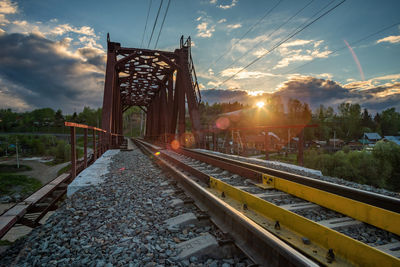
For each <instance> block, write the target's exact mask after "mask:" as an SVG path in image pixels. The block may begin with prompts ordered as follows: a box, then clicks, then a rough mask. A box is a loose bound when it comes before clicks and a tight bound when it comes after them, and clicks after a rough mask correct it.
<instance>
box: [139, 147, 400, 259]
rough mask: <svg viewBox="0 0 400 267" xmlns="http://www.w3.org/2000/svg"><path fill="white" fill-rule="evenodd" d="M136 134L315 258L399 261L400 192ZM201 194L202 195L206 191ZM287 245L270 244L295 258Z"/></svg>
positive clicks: (171, 165) (237, 208)
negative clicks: (338, 181) (326, 179)
mask: <svg viewBox="0 0 400 267" xmlns="http://www.w3.org/2000/svg"><path fill="white" fill-rule="evenodd" d="M135 142H136V144H138V145H139V146H141V147H146V149H147V150H151V151H152V152H153V153H156V154H155V155H156V156H157V157H158V158H159V160H161V161H163V164H165V165H166V166H169V167H168V169H169V170H172V171H173V172H175V173H183V175H186V176H187V177H189V178H187V179H190V181H191V182H187V183H195V184H196V186H197V187H201V188H203V190H205V191H206V192H208V193H209V194H210V195H213V197H214V198H215V199H218V201H222V202H223V203H225V205H226V204H228V205H229V207H230V208H234V210H235V211H236V212H239V214H241V215H244V216H245V217H246V218H247V219H250V220H251V221H252V222H255V223H256V224H257V225H258V226H261V228H262V229H263V230H267V231H268V233H269V234H270V235H272V236H274V237H278V238H279V241H280V242H282V243H283V244H285V245H286V244H289V245H290V248H292V247H294V248H296V250H295V251H300V252H301V253H302V254H303V255H306V257H307V258H309V259H312V260H313V261H314V262H316V263H318V264H323V265H362V266H366V265H374V266H378V265H379V266H398V265H399V264H400V260H399V257H400V238H399V235H400V226H399V225H400V214H399V207H400V205H399V204H400V199H397V198H393V197H388V196H382V195H379V194H375V193H372V192H366V191H362V190H358V189H354V188H350V187H345V186H341V185H336V184H331V183H328V182H324V181H319V180H316V179H311V178H307V177H304V176H300V175H295V174H290V173H287V172H282V171H277V170H273V169H269V168H266V167H262V166H258V165H254V164H249V163H244V162H238V161H237V160H232V159H228V158H222V157H221V156H216V155H209V154H208V153H202V152H198V151H193V150H188V149H179V150H177V151H172V150H168V149H165V148H161V147H158V146H155V145H151V144H149V143H146V142H144V141H142V140H135ZM195 181H196V182H195ZM192 186H193V187H194V186H195V185H192ZM191 190H192V191H194V190H193V189H191ZM197 190H200V189H197ZM207 197H210V196H207ZM202 198H203V201H205V200H204V198H206V196H203V197H202ZM215 199H214V200H215ZM207 201H209V200H207ZM207 201H205V202H207ZM219 212H222V214H225V213H224V211H223V210H220V211H219ZM216 213H218V212H216ZM225 215H226V214H225ZM225 217H226V216H225ZM221 220H227V219H226V218H225V219H224V218H222V219H221ZM229 220H230V219H229ZM233 224H234V223H233V222H231V225H233ZM232 227H233V228H234V226H232ZM250 228H251V227H250V226H249V229H250ZM229 230H231V229H229ZM269 237H270V236H269ZM237 238H238V240H241V241H240V242H242V243H245V244H246V245H244V249H243V248H242V250H244V251H245V252H246V250H247V254H248V255H249V254H250V257H251V256H252V255H251V253H252V252H251V250H252V249H254V247H246V246H247V243H248V242H250V240H248V239H246V238H243V237H242V236H238V237H237ZM253 238H257V237H256V236H253ZM258 241H259V240H258ZM258 241H257V242H253V243H257V244H256V245H255V246H259V244H258ZM246 242H247V243H246ZM287 247H289V246H287V245H286V247H284V248H283V247H281V250H279V251H273V252H272V251H271V250H270V251H269V252H270V253H273V254H274V255H276V254H279V255H280V257H285V256H286V257H288V258H289V259H291V257H293V258H294V259H296V260H299V258H297V257H298V255H297V254H296V256H293V255H295V254H293V249H292V250H287V251H285V249H288V248H287ZM288 251H290V252H288ZM288 255H291V256H288ZM253 256H254V255H253ZM258 256H259V255H256V256H254V257H258ZM294 259H291V260H289V262H291V263H293V261H295V260H294ZM269 260H270V259H269ZM255 262H258V263H259V262H260V260H258V261H257V260H256V261H255ZM297 264H304V262H302V261H301V260H300V261H299V262H297ZM305 265H306V264H305Z"/></svg>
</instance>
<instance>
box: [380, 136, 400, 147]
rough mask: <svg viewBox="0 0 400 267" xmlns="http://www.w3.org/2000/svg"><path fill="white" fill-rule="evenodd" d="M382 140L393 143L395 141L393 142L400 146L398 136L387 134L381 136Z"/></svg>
mask: <svg viewBox="0 0 400 267" xmlns="http://www.w3.org/2000/svg"><path fill="white" fill-rule="evenodd" d="M383 140H384V141H390V142H393V143H395V144H397V145H399V146H400V136H390V135H387V136H384V137H383Z"/></svg>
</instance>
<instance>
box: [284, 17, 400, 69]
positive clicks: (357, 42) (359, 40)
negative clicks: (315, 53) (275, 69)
mask: <svg viewBox="0 0 400 267" xmlns="http://www.w3.org/2000/svg"><path fill="white" fill-rule="evenodd" d="M397 25H400V22H396V23H395V24H392V25H390V26H387V27H385V28H382V29H380V30H378V31H376V32H374V33H371V34H368V35H367V36H364V37H362V38H360V39H358V40H357V41H354V42H352V43H350V45H351V46H354V45H357V44H359V43H361V42H363V41H365V40H367V39H369V38H371V37H372V36H375V35H377V34H380V33H382V32H384V31H386V30H388V29H390V28H393V27H395V26H397ZM345 48H347V46H342V47H340V48H337V49H335V50H333V51H331V52H330V53H328V54H327V55H326V57H328V56H330V55H332V54H335V53H337V52H339V51H341V50H343V49H345ZM317 59H321V58H314V59H313V60H311V61H309V62H307V63H305V64H302V65H300V66H297V67H296V68H293V69H291V70H289V71H286V72H284V73H282V74H281V75H285V74H288V73H290V72H293V71H295V70H297V69H300V68H302V67H304V66H307V65H309V64H311V63H313V62H314V61H316V60H317Z"/></svg>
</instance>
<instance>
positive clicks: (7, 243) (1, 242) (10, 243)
mask: <svg viewBox="0 0 400 267" xmlns="http://www.w3.org/2000/svg"><path fill="white" fill-rule="evenodd" d="M12 244H13V242H11V241H8V240H0V246H10V245H12Z"/></svg>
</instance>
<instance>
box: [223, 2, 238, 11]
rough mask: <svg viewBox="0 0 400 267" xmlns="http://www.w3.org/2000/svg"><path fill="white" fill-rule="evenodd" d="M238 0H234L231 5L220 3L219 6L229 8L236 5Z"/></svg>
mask: <svg viewBox="0 0 400 267" xmlns="http://www.w3.org/2000/svg"><path fill="white" fill-rule="evenodd" d="M237 2H238V0H232V2H231V4H230V5H219V6H218V7H219V8H221V9H229V8H232V7H234V6H236V3H237Z"/></svg>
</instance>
